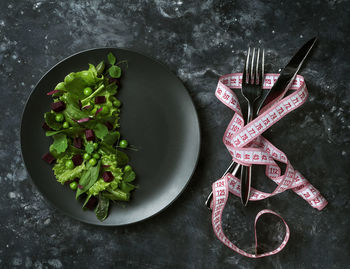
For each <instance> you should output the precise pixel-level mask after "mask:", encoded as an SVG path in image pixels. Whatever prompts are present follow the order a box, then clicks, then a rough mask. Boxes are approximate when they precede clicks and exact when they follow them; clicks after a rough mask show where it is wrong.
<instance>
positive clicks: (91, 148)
mask: <svg viewBox="0 0 350 269" xmlns="http://www.w3.org/2000/svg"><path fill="white" fill-rule="evenodd" d="M85 150H86V152H87V153H89V154H91V153H92V152H93V151H94V145H93V143H92V142H88V143H86V146H85Z"/></svg>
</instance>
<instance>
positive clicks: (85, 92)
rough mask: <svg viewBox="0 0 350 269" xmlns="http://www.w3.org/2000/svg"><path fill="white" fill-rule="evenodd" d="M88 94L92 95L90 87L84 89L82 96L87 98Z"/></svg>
mask: <svg viewBox="0 0 350 269" xmlns="http://www.w3.org/2000/svg"><path fill="white" fill-rule="evenodd" d="M90 94H92V89H91V88H90V87H86V88H85V89H84V95H85V96H89V95H90Z"/></svg>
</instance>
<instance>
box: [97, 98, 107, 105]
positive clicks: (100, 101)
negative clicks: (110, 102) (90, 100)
mask: <svg viewBox="0 0 350 269" xmlns="http://www.w3.org/2000/svg"><path fill="white" fill-rule="evenodd" d="M103 103H106V97H105V96H96V97H95V104H103Z"/></svg>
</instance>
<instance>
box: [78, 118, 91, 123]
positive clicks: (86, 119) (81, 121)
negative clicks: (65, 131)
mask: <svg viewBox="0 0 350 269" xmlns="http://www.w3.org/2000/svg"><path fill="white" fill-rule="evenodd" d="M89 120H91V119H90V118H82V119H80V120H77V123H83V122H87V121H89Z"/></svg>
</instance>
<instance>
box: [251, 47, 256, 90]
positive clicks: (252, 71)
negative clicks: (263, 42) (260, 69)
mask: <svg viewBox="0 0 350 269" xmlns="http://www.w3.org/2000/svg"><path fill="white" fill-rule="evenodd" d="M254 57H255V48H253V55H252V64H251V67H250V83H251V84H254V77H255V75H254Z"/></svg>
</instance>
